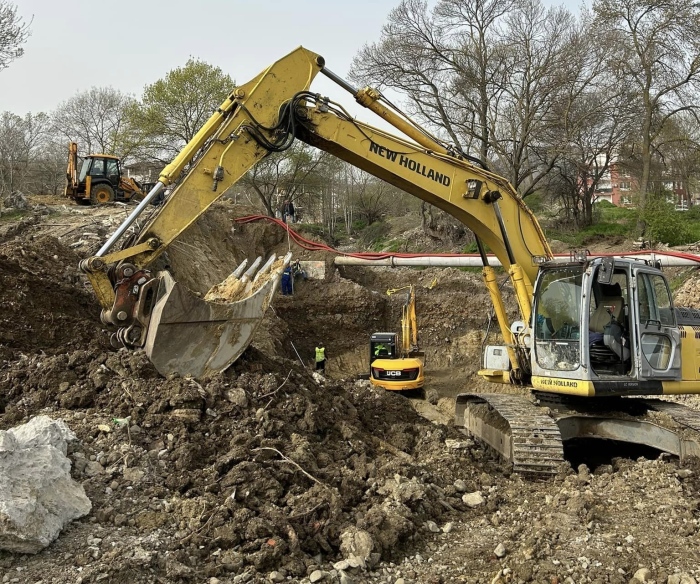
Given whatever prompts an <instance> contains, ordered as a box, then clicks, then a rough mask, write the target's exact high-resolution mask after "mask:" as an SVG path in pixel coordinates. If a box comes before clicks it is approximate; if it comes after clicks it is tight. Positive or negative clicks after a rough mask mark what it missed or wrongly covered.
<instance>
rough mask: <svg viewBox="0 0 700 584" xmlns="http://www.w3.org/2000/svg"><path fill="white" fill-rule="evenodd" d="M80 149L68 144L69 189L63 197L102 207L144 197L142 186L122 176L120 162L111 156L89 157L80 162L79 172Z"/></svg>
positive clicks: (67, 187)
mask: <svg viewBox="0 0 700 584" xmlns="http://www.w3.org/2000/svg"><path fill="white" fill-rule="evenodd" d="M78 159H79V157H78V145H77V144H76V143H75V142H71V143H70V144H68V168H67V169H66V188H65V190H64V191H63V194H64V195H65V196H66V197H68V198H69V199H73V200H75V202H76V203H78V204H79V205H89V204H93V205H99V204H103V203H111V202H113V201H128V200H130V199H131V198H133V197H144V196H145V195H146V193H144V192H143V191H142V189H141V185H139V183H137V182H136V181H135V180H134V179H133V178H131V177H128V176H124V175H123V174H122V167H121V161H120V160H119V158H117V157H116V156H111V155H110V154H89V155H87V156H85V157H83V158H81V159H80V160H81V165H80V171H78Z"/></svg>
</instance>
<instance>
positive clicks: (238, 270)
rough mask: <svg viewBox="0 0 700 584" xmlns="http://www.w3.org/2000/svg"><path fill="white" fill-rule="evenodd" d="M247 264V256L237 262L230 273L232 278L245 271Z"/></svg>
mask: <svg viewBox="0 0 700 584" xmlns="http://www.w3.org/2000/svg"><path fill="white" fill-rule="evenodd" d="M247 265H248V258H245V259H244V260H243V261H242V262H241V263H240V264H238V267H237V268H236V269H235V270H233V274H231V275H232V276H233V277H234V278H240V277H241V274H242V273H243V272H244V271H245V268H246V266H247Z"/></svg>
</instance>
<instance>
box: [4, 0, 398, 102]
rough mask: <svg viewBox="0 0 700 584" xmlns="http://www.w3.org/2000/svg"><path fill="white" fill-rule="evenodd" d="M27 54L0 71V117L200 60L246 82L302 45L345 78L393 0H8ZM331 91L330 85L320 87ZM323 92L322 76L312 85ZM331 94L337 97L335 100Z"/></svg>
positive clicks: (126, 88) (139, 81)
mask: <svg viewBox="0 0 700 584" xmlns="http://www.w3.org/2000/svg"><path fill="white" fill-rule="evenodd" d="M13 1H14V2H15V3H16V5H17V7H18V12H19V13H20V14H21V15H22V16H23V17H24V19H25V20H26V21H29V20H30V19H31V18H32V17H33V19H34V20H33V22H32V25H31V29H32V36H31V37H30V38H29V40H28V41H27V43H26V45H25V54H24V56H23V57H22V58H20V59H18V60H16V61H15V62H13V63H12V64H11V65H10V67H9V68H8V69H5V70H4V71H2V72H0V111H5V110H9V111H12V112H14V113H16V114H19V115H24V114H25V113H27V112H39V111H47V112H48V111H51V110H53V109H55V108H56V106H57V105H58V104H59V103H61V102H62V101H64V100H66V99H68V98H70V97H72V96H73V95H75V94H76V93H77V92H78V91H84V90H86V89H89V88H90V87H93V86H96V87H104V86H112V87H114V88H116V89H119V90H121V91H123V92H125V93H130V94H132V95H134V96H135V97H140V96H141V94H142V91H143V88H144V86H145V85H147V84H149V83H153V82H154V81H156V80H158V79H160V78H162V77H163V76H164V75H165V74H166V73H167V72H168V71H170V70H172V69H174V68H175V67H179V66H182V65H184V64H185V63H186V62H187V59H188V58H189V57H190V56H192V57H197V58H199V59H202V60H204V61H206V62H207V63H210V64H212V65H216V66H218V67H221V68H222V69H223V70H224V71H225V72H226V73H228V74H229V75H231V77H232V78H233V79H234V80H235V81H236V82H237V83H244V82H246V81H248V80H249V79H251V78H252V77H254V76H255V75H256V74H257V73H259V72H260V71H261V70H262V69H264V68H265V67H267V65H269V64H271V63H272V62H274V61H275V60H277V59H278V58H280V57H282V56H283V55H285V54H287V53H288V52H290V51H291V50H292V49H294V48H296V47H297V46H299V45H303V46H305V47H306V48H308V49H310V50H312V51H314V52H316V53H320V54H321V55H323V56H324V57H325V59H326V65H327V66H328V68H329V69H331V70H332V71H334V72H335V73H337V74H339V75H342V76H345V74H346V73H347V70H348V69H349V67H350V63H351V61H352V58H353V56H354V55H355V53H356V52H357V51H358V50H359V49H360V48H361V47H362V45H363V44H364V43H366V42H372V41H375V40H378V39H379V35H380V32H381V27H382V24H383V23H384V22H385V21H386V17H387V15H388V14H389V11H390V10H391V9H392V8H393V7H394V6H395V5H396V4H398V0H351V1H347V0H342V1H336V0H252V1H251V0H228V1H227V0H194V1H193V0H187V1H184V0H167V1H166V0H140V1H137V0H118V1H117V2H106V1H104V0H13ZM327 84H328V85H327ZM313 87H314V88H316V90H317V91H320V92H321V93H329V92H330V89H329V87H332V84H330V82H328V81H326V79H325V78H323V79H321V78H320V76H319V78H318V81H316V82H314V85H313ZM334 95H336V96H338V95H340V94H338V93H335V94H334Z"/></svg>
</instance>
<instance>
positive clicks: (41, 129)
mask: <svg viewBox="0 0 700 584" xmlns="http://www.w3.org/2000/svg"><path fill="white" fill-rule="evenodd" d="M47 129H48V117H47V116H46V114H35V115H33V114H27V115H26V116H25V117H24V118H22V117H20V116H18V115H16V114H13V113H11V112H3V113H2V114H1V115H0V192H13V191H16V190H35V188H34V186H35V185H33V184H32V180H31V179H32V177H31V170H32V166H33V164H34V163H35V162H36V159H37V156H38V153H39V151H40V149H41V147H42V146H43V144H44V143H45V140H46V138H47V134H46V132H47Z"/></svg>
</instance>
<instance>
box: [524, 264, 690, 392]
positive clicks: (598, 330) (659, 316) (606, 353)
mask: <svg viewBox="0 0 700 584" xmlns="http://www.w3.org/2000/svg"><path fill="white" fill-rule="evenodd" d="M533 308H534V310H533V317H532V318H533V323H532V330H533V333H534V334H533V351H532V356H531V361H532V377H533V385H534V386H535V388H539V389H546V390H547V391H553V392H557V393H566V394H578V395H587V396H593V395H634V394H650V393H661V380H680V374H681V370H680V354H681V351H680V348H681V347H680V340H681V339H680V333H679V330H678V325H677V323H676V318H675V313H674V310H673V306H672V303H671V294H670V291H669V288H668V283H667V281H666V278H665V277H664V275H663V274H662V273H661V271H660V270H658V269H657V268H655V267H653V266H651V265H648V264H646V263H641V262H636V261H632V260H614V261H613V260H611V258H598V259H596V260H593V261H591V262H584V263H571V264H558V265H556V264H555V265H552V266H545V267H543V268H541V270H540V274H539V277H538V278H537V281H536V284H535V292H534V303H533ZM621 381H624V383H621Z"/></svg>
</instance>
